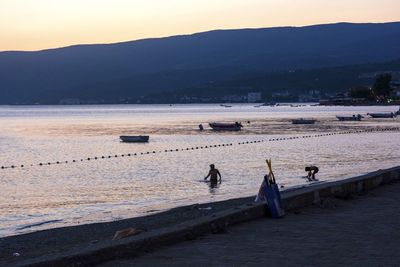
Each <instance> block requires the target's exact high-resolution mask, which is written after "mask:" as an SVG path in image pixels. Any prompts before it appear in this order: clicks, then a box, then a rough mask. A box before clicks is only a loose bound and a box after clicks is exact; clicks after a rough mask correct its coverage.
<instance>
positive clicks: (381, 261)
mask: <svg viewBox="0 0 400 267" xmlns="http://www.w3.org/2000/svg"><path fill="white" fill-rule="evenodd" d="M399 192H400V183H399V182H396V183H392V184H389V185H385V186H382V187H379V188H377V189H375V190H373V191H369V192H367V193H365V194H363V195H360V196H354V197H352V198H350V199H346V200H339V199H327V200H325V201H324V202H323V203H322V204H321V205H318V206H314V207H309V208H305V209H303V210H299V211H296V212H293V213H289V214H287V215H286V216H285V217H284V218H283V219H278V220H273V219H259V220H255V221H252V222H249V223H244V224H241V225H237V226H233V227H230V228H228V229H227V230H226V231H225V232H222V233H219V234H214V235H207V236H204V237H202V238H200V239H198V240H196V241H190V242H182V243H179V244H175V245H173V246H171V247H167V248H164V249H161V250H157V251H154V252H150V253H147V254H145V255H143V256H141V257H138V258H135V259H131V260H115V261H111V262H108V263H104V264H103V265H101V266H103V267H108V266H110V267H111V266H121V267H122V266H189V265H190V266H399V262H400V205H399V202H400V194H399Z"/></svg>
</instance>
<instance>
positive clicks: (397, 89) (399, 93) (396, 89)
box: [390, 81, 400, 97]
mask: <svg viewBox="0 0 400 267" xmlns="http://www.w3.org/2000/svg"><path fill="white" fill-rule="evenodd" d="M390 86H391V87H392V90H393V95H394V96H396V97H400V81H392V82H391V83H390Z"/></svg>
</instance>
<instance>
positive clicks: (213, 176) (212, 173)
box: [204, 164, 221, 183]
mask: <svg viewBox="0 0 400 267" xmlns="http://www.w3.org/2000/svg"><path fill="white" fill-rule="evenodd" d="M208 177H210V182H211V183H217V182H218V177H219V182H221V173H220V172H219V171H218V169H216V168H215V165H214V164H211V165H210V171H209V172H208V175H207V176H206V177H204V180H207V178H208Z"/></svg>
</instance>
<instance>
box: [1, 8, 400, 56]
mask: <svg viewBox="0 0 400 267" xmlns="http://www.w3.org/2000/svg"><path fill="white" fill-rule="evenodd" d="M342 21H346V22H388V21H400V0H351V1H349V0H334V1H332V0H0V51H4V50H40V49H46V48H54V47H61V46H67V45H73V44H89V43H113V42H121V41H129V40H135V39H141V38H148V37H163V36H170V35H177V34H190V33H195V32H201V31H208V30H214V29H233V28H261V27H273V26H302V25H311V24H321V23H332V22H342Z"/></svg>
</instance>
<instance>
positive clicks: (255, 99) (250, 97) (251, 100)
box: [247, 92, 262, 103]
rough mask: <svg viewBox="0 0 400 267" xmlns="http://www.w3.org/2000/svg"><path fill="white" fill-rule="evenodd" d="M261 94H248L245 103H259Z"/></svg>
mask: <svg viewBox="0 0 400 267" xmlns="http://www.w3.org/2000/svg"><path fill="white" fill-rule="evenodd" d="M261 96H262V95H261V92H250V93H247V102H248V103H255V102H260V101H261Z"/></svg>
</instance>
